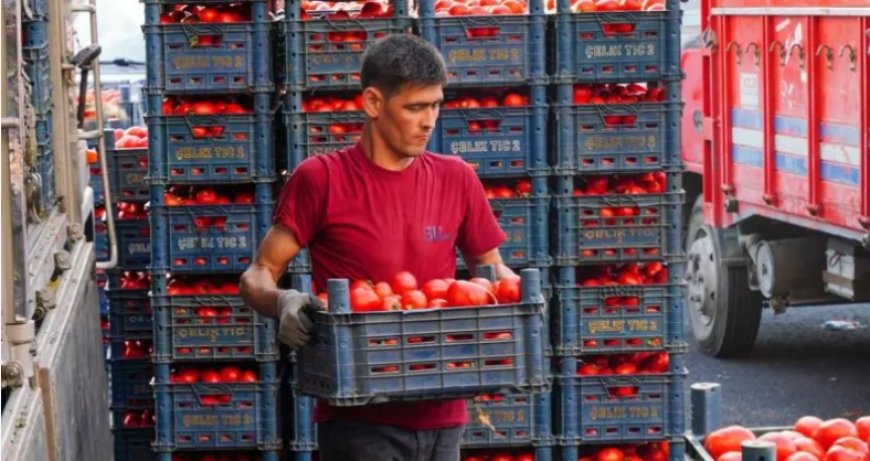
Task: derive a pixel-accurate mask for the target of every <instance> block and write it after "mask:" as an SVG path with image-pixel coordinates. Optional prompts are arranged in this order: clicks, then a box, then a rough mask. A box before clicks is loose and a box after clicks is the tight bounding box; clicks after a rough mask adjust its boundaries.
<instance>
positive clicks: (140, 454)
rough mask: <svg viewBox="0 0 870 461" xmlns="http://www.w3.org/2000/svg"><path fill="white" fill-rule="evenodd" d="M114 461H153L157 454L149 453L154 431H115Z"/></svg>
mask: <svg viewBox="0 0 870 461" xmlns="http://www.w3.org/2000/svg"><path fill="white" fill-rule="evenodd" d="M114 436H115V437H114V439H115V442H114V443H115V445H114V447H115V459H117V460H119V461H120V460H124V461H155V460H156V459H157V454H156V453H154V452H152V451H151V440H152V439H153V438H154V429H153V428H150V429H139V430H136V431H115V433H114Z"/></svg>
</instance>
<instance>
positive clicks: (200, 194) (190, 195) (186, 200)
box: [163, 186, 254, 219]
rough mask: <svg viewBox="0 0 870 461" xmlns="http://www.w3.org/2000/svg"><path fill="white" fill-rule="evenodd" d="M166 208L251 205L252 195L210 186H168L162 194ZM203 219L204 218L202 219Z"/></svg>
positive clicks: (249, 192) (244, 191) (243, 191)
mask: <svg viewBox="0 0 870 461" xmlns="http://www.w3.org/2000/svg"><path fill="white" fill-rule="evenodd" d="M163 203H164V204H165V205H166V206H190V205H230V204H233V205H252V204H253V203H254V193H253V192H251V191H250V190H248V189H246V188H245V189H240V188H234V187H223V188H218V189H215V188H214V187H212V186H170V187H169V189H167V191H166V192H164V193H163ZM204 219H205V218H204Z"/></svg>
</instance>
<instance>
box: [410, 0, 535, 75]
mask: <svg viewBox="0 0 870 461" xmlns="http://www.w3.org/2000/svg"><path fill="white" fill-rule="evenodd" d="M419 11H420V35H421V36H422V37H423V38H425V39H426V40H428V41H430V42H432V44H433V45H435V47H436V48H438V50H440V51H441V54H442V55H443V56H444V61H445V64H446V65H447V80H448V82H449V83H450V85H474V86H480V85H490V84H502V85H503V84H515V85H516V84H519V85H525V84H528V83H531V82H538V83H540V82H543V79H544V78H545V77H546V76H547V75H546V65H545V60H546V53H545V51H544V39H545V32H546V24H547V20H546V16H545V15H544V10H543V3H542V2H541V0H528V1H527V0H495V1H489V2H480V4H473V3H470V2H468V3H466V2H452V1H449V0H437V1H435V0H423V1H421V2H419Z"/></svg>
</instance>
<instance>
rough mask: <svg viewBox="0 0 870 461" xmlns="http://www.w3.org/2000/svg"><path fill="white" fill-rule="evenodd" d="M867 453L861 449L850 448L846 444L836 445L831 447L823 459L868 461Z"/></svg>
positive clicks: (831, 460)
mask: <svg viewBox="0 0 870 461" xmlns="http://www.w3.org/2000/svg"><path fill="white" fill-rule="evenodd" d="M866 460H867V454H865V453H861V452H860V451H855V450H850V449H848V448H846V447H844V446H841V445H836V446H833V447H831V449H830V450H828V452H827V453H825V458H824V459H823V460H822V461H866Z"/></svg>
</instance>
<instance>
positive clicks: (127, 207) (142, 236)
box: [94, 202, 151, 268]
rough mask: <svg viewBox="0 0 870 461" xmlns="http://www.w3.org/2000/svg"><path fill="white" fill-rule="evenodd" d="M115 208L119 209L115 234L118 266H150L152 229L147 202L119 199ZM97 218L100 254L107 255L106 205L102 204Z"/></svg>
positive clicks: (96, 230) (95, 227)
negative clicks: (120, 200) (104, 206)
mask: <svg viewBox="0 0 870 461" xmlns="http://www.w3.org/2000/svg"><path fill="white" fill-rule="evenodd" d="M114 208H115V209H116V211H115V237H116V238H117V245H118V266H119V267H126V268H144V267H146V266H148V262H149V261H151V228H150V227H149V224H148V211H147V210H146V209H145V204H144V203H136V202H116V203H115V204H114ZM95 217H96V219H97V222H96V223H95V224H94V232H95V234H96V235H95V240H96V247H97V254H98V255H99V256H102V255H105V258H108V252H109V238H108V235H107V229H108V224H107V223H106V213H105V208H103V207H100V210H99V212H98V213H96V216H95ZM99 256H98V257H99ZM100 259H103V258H100Z"/></svg>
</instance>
